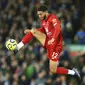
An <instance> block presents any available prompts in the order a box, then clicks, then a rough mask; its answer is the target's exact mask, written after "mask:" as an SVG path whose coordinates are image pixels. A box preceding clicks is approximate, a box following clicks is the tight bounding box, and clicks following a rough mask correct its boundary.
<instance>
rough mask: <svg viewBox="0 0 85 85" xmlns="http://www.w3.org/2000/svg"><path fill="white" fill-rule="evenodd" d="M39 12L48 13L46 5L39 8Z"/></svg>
mask: <svg viewBox="0 0 85 85" xmlns="http://www.w3.org/2000/svg"><path fill="white" fill-rule="evenodd" d="M37 11H43V12H44V11H48V7H47V6H46V5H41V6H39V7H38V8H37Z"/></svg>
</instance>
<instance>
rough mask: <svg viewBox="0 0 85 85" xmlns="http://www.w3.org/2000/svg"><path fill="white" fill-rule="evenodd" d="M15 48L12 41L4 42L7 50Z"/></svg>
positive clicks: (15, 43)
mask: <svg viewBox="0 0 85 85" xmlns="http://www.w3.org/2000/svg"><path fill="white" fill-rule="evenodd" d="M16 47H17V42H16V40H14V39H9V40H7V41H6V48H7V49H8V50H15V49H16Z"/></svg>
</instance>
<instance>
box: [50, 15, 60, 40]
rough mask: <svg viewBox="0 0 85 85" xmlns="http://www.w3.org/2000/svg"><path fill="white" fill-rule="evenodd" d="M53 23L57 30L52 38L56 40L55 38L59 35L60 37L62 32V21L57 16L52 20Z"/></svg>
mask: <svg viewBox="0 0 85 85" xmlns="http://www.w3.org/2000/svg"><path fill="white" fill-rule="evenodd" d="M51 22H52V25H53V27H54V29H55V31H54V33H53V36H52V38H54V39H55V38H57V37H58V35H59V33H60V31H61V24H60V21H59V20H58V18H57V17H56V16H53V17H52V18H51Z"/></svg>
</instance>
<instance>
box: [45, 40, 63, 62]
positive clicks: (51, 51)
mask: <svg viewBox="0 0 85 85" xmlns="http://www.w3.org/2000/svg"><path fill="white" fill-rule="evenodd" d="M44 47H45V48H46V49H47V54H48V58H49V59H50V60H52V61H58V60H59V55H60V53H61V51H62V48H63V46H62V45H56V42H53V44H52V45H48V40H46V41H45V44H44Z"/></svg>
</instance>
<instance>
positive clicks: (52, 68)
mask: <svg viewBox="0 0 85 85" xmlns="http://www.w3.org/2000/svg"><path fill="white" fill-rule="evenodd" d="M58 65H59V61H58V60H57V61H52V60H50V62H49V68H50V71H51V72H52V73H55V72H56V69H57V66H58Z"/></svg>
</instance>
